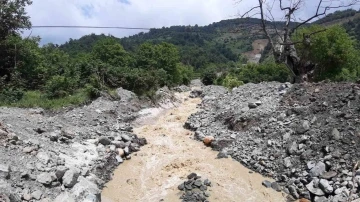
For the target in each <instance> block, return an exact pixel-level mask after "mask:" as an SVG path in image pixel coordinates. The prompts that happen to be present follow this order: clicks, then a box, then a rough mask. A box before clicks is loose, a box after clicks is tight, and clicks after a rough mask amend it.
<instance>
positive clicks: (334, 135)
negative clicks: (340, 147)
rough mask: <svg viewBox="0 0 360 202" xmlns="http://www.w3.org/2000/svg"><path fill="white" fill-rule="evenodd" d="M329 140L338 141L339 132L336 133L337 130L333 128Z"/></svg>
mask: <svg viewBox="0 0 360 202" xmlns="http://www.w3.org/2000/svg"><path fill="white" fill-rule="evenodd" d="M331 138H332V139H334V140H340V138H341V137H340V132H339V131H338V129H336V128H334V129H333V130H332V132H331Z"/></svg>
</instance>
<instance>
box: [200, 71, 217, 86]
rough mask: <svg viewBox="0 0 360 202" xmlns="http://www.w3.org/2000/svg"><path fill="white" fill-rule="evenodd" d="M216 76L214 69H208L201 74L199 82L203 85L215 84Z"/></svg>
mask: <svg viewBox="0 0 360 202" xmlns="http://www.w3.org/2000/svg"><path fill="white" fill-rule="evenodd" d="M216 78H217V76H216V72H215V71H214V70H209V71H206V72H205V73H203V74H202V75H201V82H202V83H203V84H204V85H213V84H215V80H216Z"/></svg>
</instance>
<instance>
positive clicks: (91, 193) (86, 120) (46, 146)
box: [0, 89, 147, 202]
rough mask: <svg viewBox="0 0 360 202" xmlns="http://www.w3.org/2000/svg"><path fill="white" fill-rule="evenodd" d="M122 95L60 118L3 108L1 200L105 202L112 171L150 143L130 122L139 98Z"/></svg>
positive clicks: (0, 114) (0, 122) (0, 123)
mask: <svg viewBox="0 0 360 202" xmlns="http://www.w3.org/2000/svg"><path fill="white" fill-rule="evenodd" d="M117 93H118V97H119V99H118V100H117V101H113V100H108V99H106V98H103V97H102V98H99V99H97V100H95V101H94V102H93V103H91V104H90V105H88V106H83V107H79V108H75V109H69V110H67V111H64V112H61V113H48V112H45V111H44V110H41V109H19V108H6V107H2V108H0V145H1V146H0V201H14V202H17V201H34V202H35V201H42V202H46V201H55V202H64V201H76V202H78V201H79V202H81V201H91V202H98V201H101V199H100V189H101V188H102V186H103V185H104V183H106V182H107V181H109V180H110V178H111V173H112V171H113V169H115V167H116V166H118V165H119V164H121V163H122V162H123V161H124V160H128V159H131V154H132V153H134V152H137V151H139V150H140V147H141V146H143V145H145V144H146V143H147V142H146V139H144V138H139V137H137V136H136V135H135V134H133V133H132V127H131V123H130V122H131V121H132V120H134V119H135V118H136V117H138V111H139V110H140V109H141V108H140V105H141V103H140V101H139V99H138V98H137V97H136V96H135V94H133V93H132V92H129V91H126V90H124V89H118V90H117Z"/></svg>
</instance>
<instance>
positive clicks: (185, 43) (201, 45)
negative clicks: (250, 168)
mask: <svg viewBox="0 0 360 202" xmlns="http://www.w3.org/2000/svg"><path fill="white" fill-rule="evenodd" d="M259 22H260V21H259V19H231V20H223V21H220V22H216V23H212V24H210V25H207V26H197V25H195V26H171V27H163V28H161V29H151V30H150V31H149V32H147V33H144V32H141V33H139V34H136V35H134V36H130V37H125V38H122V39H119V40H120V41H121V44H122V45H123V47H124V48H125V50H127V51H130V52H134V51H135V50H136V49H137V47H138V46H139V45H140V44H142V43H145V42H151V43H155V44H158V43H161V42H168V43H172V44H174V45H176V46H177V47H178V48H179V50H180V56H181V61H182V62H183V63H184V64H188V65H191V66H193V67H195V68H196V69H200V68H203V67H205V66H207V65H209V64H211V63H214V64H226V63H229V62H236V61H238V60H239V56H240V55H241V54H243V53H246V52H248V53H247V54H245V55H246V56H247V57H248V58H250V59H251V57H254V55H255V54H252V52H253V45H254V44H253V41H255V40H259V39H264V36H263V35H262V33H260V32H259V27H258V26H257V25H258V24H259ZM249 28H250V29H249ZM104 37H112V36H105V35H95V34H91V35H87V36H84V37H81V38H80V39H78V40H72V39H71V40H70V41H69V42H67V43H65V44H63V45H61V46H60V48H61V49H62V50H64V51H66V52H67V53H69V54H70V55H76V54H78V53H81V52H90V50H91V47H92V46H93V45H94V43H95V42H96V41H97V40H99V39H101V38H104ZM261 42H263V41H261ZM264 46H266V41H265V44H262V45H261V47H264ZM260 51H261V50H260ZM255 52H256V54H257V53H258V52H259V51H255Z"/></svg>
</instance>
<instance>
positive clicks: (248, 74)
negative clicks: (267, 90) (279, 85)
mask: <svg viewBox="0 0 360 202" xmlns="http://www.w3.org/2000/svg"><path fill="white" fill-rule="evenodd" d="M231 73H232V74H233V75H234V76H236V77H237V78H238V80H239V81H243V82H244V83H249V82H251V83H259V82H262V81H279V82H286V81H289V76H290V72H289V70H288V69H287V68H286V67H285V65H279V64H276V63H275V62H273V61H266V62H265V63H262V64H254V63H250V64H246V65H242V66H240V67H239V68H238V69H236V70H235V71H233V72H231Z"/></svg>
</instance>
